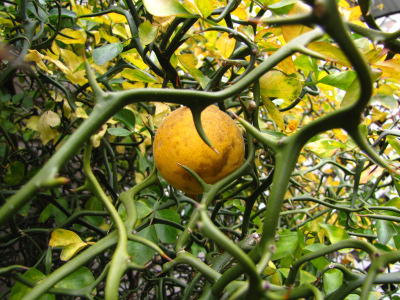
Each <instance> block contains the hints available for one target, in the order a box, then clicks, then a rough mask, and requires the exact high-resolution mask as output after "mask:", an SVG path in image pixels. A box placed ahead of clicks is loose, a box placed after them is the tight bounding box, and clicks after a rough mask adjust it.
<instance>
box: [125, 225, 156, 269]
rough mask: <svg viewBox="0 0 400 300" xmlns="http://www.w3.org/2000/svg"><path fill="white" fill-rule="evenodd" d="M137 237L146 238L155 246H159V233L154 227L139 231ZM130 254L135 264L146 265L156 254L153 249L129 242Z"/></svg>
mask: <svg viewBox="0 0 400 300" xmlns="http://www.w3.org/2000/svg"><path fill="white" fill-rule="evenodd" d="M137 235H138V236H141V237H143V238H146V239H148V240H149V241H152V242H153V243H155V244H158V237H157V232H156V229H155V227H154V225H151V226H149V227H146V228H145V229H143V230H141V231H139V232H138V233H137ZM128 253H129V255H131V256H132V261H133V262H135V263H137V264H140V265H144V264H146V263H148V262H149V260H150V259H151V258H152V257H153V256H154V254H155V253H156V252H155V251H154V250H153V249H151V248H149V247H147V246H144V245H143V244H140V243H137V242H132V241H128Z"/></svg>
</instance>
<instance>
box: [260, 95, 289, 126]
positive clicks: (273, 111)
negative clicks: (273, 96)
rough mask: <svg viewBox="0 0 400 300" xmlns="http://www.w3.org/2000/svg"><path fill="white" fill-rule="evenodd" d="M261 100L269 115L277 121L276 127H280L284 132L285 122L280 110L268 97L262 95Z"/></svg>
mask: <svg viewBox="0 0 400 300" xmlns="http://www.w3.org/2000/svg"><path fill="white" fill-rule="evenodd" d="M261 99H262V101H263V104H264V106H265V108H266V109H267V111H268V114H269V115H270V116H271V118H272V119H273V120H274V121H275V123H276V125H278V127H279V128H280V129H282V130H283V131H284V130H285V121H284V120H283V116H282V113H281V112H280V111H279V110H278V108H277V107H276V106H275V104H274V103H273V102H272V101H271V100H270V99H269V98H268V97H267V96H264V95H261Z"/></svg>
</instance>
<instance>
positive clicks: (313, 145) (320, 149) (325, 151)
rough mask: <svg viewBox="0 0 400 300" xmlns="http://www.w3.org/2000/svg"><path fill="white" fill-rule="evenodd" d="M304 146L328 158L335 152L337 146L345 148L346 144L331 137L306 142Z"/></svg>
mask: <svg viewBox="0 0 400 300" xmlns="http://www.w3.org/2000/svg"><path fill="white" fill-rule="evenodd" d="M306 147H307V148H308V149H309V150H310V151H312V152H314V153H315V154H317V155H318V156H320V157H325V158H328V157H331V156H332V155H333V154H335V152H336V151H338V150H339V148H345V147H346V146H345V145H344V144H343V143H341V142H338V141H335V140H332V139H320V140H317V141H315V142H310V143H308V144H307V145H306Z"/></svg>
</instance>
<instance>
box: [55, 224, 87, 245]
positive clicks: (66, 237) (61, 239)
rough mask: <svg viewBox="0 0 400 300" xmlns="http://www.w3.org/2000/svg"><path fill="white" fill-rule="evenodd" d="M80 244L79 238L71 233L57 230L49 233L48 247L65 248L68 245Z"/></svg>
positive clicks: (60, 229)
mask: <svg viewBox="0 0 400 300" xmlns="http://www.w3.org/2000/svg"><path fill="white" fill-rule="evenodd" d="M76 243H82V240H81V238H80V237H79V236H78V235H77V234H76V233H75V232H73V231H71V230H66V229H62V228H57V229H55V230H54V231H53V232H52V233H51V238H50V241H49V246H50V247H65V246H67V245H69V244H76Z"/></svg>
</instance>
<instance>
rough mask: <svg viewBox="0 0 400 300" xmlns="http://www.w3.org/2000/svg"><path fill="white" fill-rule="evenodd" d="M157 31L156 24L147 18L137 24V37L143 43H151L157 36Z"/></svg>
mask: <svg viewBox="0 0 400 300" xmlns="http://www.w3.org/2000/svg"><path fill="white" fill-rule="evenodd" d="M157 33H158V26H154V25H152V24H151V22H150V21H149V20H146V21H145V22H143V23H142V24H140V25H139V38H140V41H141V42H142V44H144V45H148V44H150V43H152V42H153V41H154V40H155V38H156V37H157Z"/></svg>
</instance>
